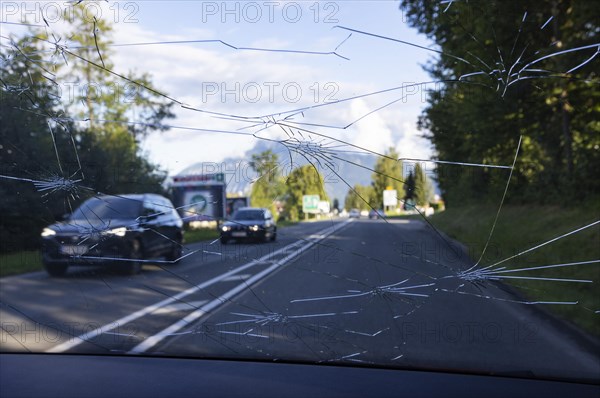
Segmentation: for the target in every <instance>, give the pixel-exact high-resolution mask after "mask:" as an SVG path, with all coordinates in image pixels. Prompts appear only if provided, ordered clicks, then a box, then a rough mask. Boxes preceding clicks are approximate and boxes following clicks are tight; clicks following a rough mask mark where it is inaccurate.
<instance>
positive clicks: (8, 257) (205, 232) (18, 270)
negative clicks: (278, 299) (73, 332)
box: [0, 221, 298, 278]
mask: <svg viewBox="0 0 600 398" xmlns="http://www.w3.org/2000/svg"><path fill="white" fill-rule="evenodd" d="M297 223H298V222H293V221H281V222H278V223H277V227H278V228H283V227H287V226H290V225H294V224H297ZM184 236H185V244H188V243H195V242H201V241H205V240H215V239H218V238H219V236H220V233H219V231H218V230H217V229H216V228H198V229H186V230H185V235H184ZM43 269H44V267H43V265H42V256H41V253H40V251H39V250H28V251H20V252H15V253H6V254H0V278H2V277H4V276H9V275H18V274H24V273H26V272H34V271H41V270H43Z"/></svg>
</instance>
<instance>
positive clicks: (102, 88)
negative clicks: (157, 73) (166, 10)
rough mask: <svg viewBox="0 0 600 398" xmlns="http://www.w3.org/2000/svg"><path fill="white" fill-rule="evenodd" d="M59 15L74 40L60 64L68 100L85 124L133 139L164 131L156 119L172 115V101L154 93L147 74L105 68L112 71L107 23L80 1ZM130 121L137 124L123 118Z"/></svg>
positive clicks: (103, 131) (95, 130) (104, 131)
mask: <svg viewBox="0 0 600 398" xmlns="http://www.w3.org/2000/svg"><path fill="white" fill-rule="evenodd" d="M64 17H65V20H66V21H67V22H69V24H70V27H71V31H70V32H69V33H68V34H67V36H68V37H69V39H70V41H72V42H75V43H76V45H75V46H73V47H74V48H73V49H72V50H69V52H68V53H66V54H67V57H68V58H67V59H68V60H69V61H70V62H69V63H68V65H65V66H63V67H62V68H63V69H67V70H66V75H67V78H69V79H74V81H72V82H70V83H71V84H72V85H73V86H74V87H75V89H74V90H73V91H72V94H73V97H74V98H72V105H75V106H76V107H78V109H77V114H78V115H79V116H80V117H82V118H84V119H88V120H89V126H90V129H91V130H92V131H94V132H97V133H99V134H113V133H115V134H119V133H120V132H122V131H128V132H129V133H130V134H131V135H132V136H133V138H134V140H135V141H136V142H138V141H139V140H140V139H142V138H143V137H145V136H146V135H147V134H148V133H149V132H151V131H154V130H164V129H165V128H164V127H162V125H161V121H162V120H164V119H165V118H173V117H174V116H175V115H174V114H173V113H172V112H171V107H172V106H173V103H172V102H168V101H165V99H164V98H163V97H162V96H161V95H159V94H157V92H158V90H157V89H156V88H154V87H153V85H152V78H151V76H150V75H149V74H147V73H144V74H141V75H136V74H134V73H133V72H131V71H129V72H128V73H127V74H126V75H125V76H124V78H123V77H117V76H115V75H114V74H112V73H110V72H109V71H113V70H114V65H113V64H112V62H111V58H112V56H113V52H112V51H111V47H110V45H111V44H112V40H111V34H112V31H113V28H112V25H111V24H110V23H108V22H107V21H106V20H101V19H100V20H97V19H95V18H92V17H91V16H90V15H89V13H88V12H87V9H86V7H85V4H77V5H74V6H72V7H69V9H68V10H66V11H65V16H64ZM81 103H83V104H85V106H84V107H83V108H81V107H79V104H81ZM100 120H102V122H99V121H100ZM132 120H134V121H136V122H138V123H128V122H129V121H132ZM98 125H100V126H98Z"/></svg>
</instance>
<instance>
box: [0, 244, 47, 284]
mask: <svg viewBox="0 0 600 398" xmlns="http://www.w3.org/2000/svg"><path fill="white" fill-rule="evenodd" d="M42 269H43V267H42V256H41V254H40V252H39V250H29V251H21V252H16V253H9V254H0V278H2V277H3V276H9V275H16V274H23V273H25V272H33V271H41V270H42Z"/></svg>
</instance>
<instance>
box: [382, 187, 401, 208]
mask: <svg viewBox="0 0 600 398" xmlns="http://www.w3.org/2000/svg"><path fill="white" fill-rule="evenodd" d="M383 205H384V206H393V207H396V206H398V191H396V190H395V189H386V190H385V191H383Z"/></svg>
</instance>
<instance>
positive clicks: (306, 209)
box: [302, 195, 319, 213]
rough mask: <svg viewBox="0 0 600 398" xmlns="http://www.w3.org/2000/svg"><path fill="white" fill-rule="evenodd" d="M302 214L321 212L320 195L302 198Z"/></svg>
mask: <svg viewBox="0 0 600 398" xmlns="http://www.w3.org/2000/svg"><path fill="white" fill-rule="evenodd" d="M302 212H303V213H318V212H319V195H303V196H302Z"/></svg>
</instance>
